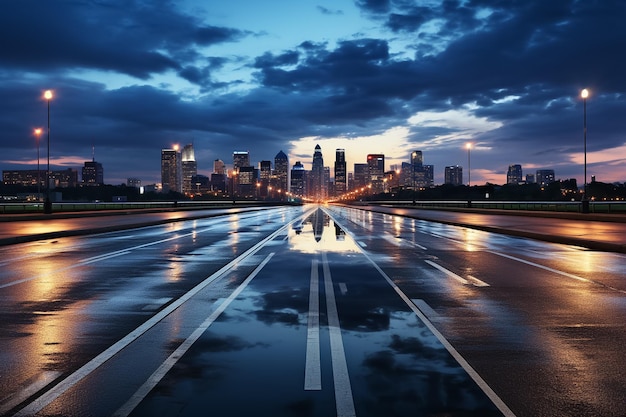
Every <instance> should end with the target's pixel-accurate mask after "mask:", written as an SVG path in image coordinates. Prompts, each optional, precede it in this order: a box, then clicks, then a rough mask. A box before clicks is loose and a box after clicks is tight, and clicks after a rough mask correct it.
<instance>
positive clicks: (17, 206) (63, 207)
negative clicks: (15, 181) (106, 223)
mask: <svg viewBox="0 0 626 417" xmlns="http://www.w3.org/2000/svg"><path fill="white" fill-rule="evenodd" d="M277 204H281V203H279V202H276V201H273V202H271V201H267V202H266V201H247V200H241V201H240V200H237V201H235V202H233V201H232V200H214V201H144V202H126V201H125V202H58V203H52V212H76V211H107V210H147V209H154V210H158V209H164V210H165V209H203V208H218V207H232V206H233V205H236V206H244V205H245V206H250V205H254V206H261V205H277ZM43 211H44V203H43V202H10V203H0V215H1V214H26V213H33V214H35V213H43Z"/></svg>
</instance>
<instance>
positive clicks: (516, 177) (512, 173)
mask: <svg viewBox="0 0 626 417" xmlns="http://www.w3.org/2000/svg"><path fill="white" fill-rule="evenodd" d="M506 183H507V184H514V185H518V184H521V183H522V166H521V165H519V164H514V165H509V170H508V171H507V173H506Z"/></svg>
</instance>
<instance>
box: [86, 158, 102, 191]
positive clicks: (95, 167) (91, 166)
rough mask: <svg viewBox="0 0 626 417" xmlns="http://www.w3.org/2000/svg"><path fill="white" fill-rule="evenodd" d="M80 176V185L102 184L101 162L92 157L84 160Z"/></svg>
mask: <svg viewBox="0 0 626 417" xmlns="http://www.w3.org/2000/svg"><path fill="white" fill-rule="evenodd" d="M82 176H83V182H82V185H88V186H92V185H104V170H103V169H102V164H101V163H100V162H96V161H95V160H93V159H92V160H91V161H86V162H85V164H84V166H83V170H82Z"/></svg>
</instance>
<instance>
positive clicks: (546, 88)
mask: <svg viewBox="0 0 626 417" xmlns="http://www.w3.org/2000/svg"><path fill="white" fill-rule="evenodd" d="M355 3H356V5H357V6H358V7H360V8H361V9H362V11H363V12H364V13H363V14H364V15H365V16H368V18H371V19H373V20H374V22H375V23H380V26H381V27H382V28H383V29H384V30H386V31H387V32H388V35H389V37H388V38H384V39H383V38H374V37H367V38H366V37H360V38H357V37H350V38H344V39H341V40H338V41H337V42H336V43H334V40H333V42H331V41H328V42H315V41H313V40H308V41H304V42H301V41H300V40H298V41H297V42H298V44H294V45H293V46H292V47H291V48H288V49H287V50H284V51H282V52H277V51H266V50H262V49H261V50H258V51H255V55H254V56H248V57H241V56H239V57H237V58H231V57H226V56H206V55H205V54H206V49H205V48H204V47H207V46H211V45H215V44H218V43H224V42H237V41H243V40H245V39H246V37H249V36H250V35H252V32H248V31H245V30H238V29H232V28H226V27H219V26H212V25H210V24H207V23H206V22H204V21H201V20H200V19H199V18H198V17H196V16H191V15H189V14H186V13H184V12H182V11H181V10H180V9H178V8H177V7H176V5H175V3H174V2H168V1H159V2H142V1H138V0H133V1H121V0H119V1H102V2H96V1H74V2H69V1H55V2H41V1H33V0H23V1H14V2H11V7H10V10H9V8H8V7H6V6H5V8H6V9H7V10H6V11H7V12H6V13H0V36H2V38H3V39H4V40H5V41H3V42H2V43H1V44H0V68H1V69H0V95H1V96H2V97H3V100H0V123H1V126H2V132H3V133H2V134H3V136H2V144H3V148H4V149H18V150H19V149H22V150H23V152H22V155H26V154H28V153H27V152H26V150H28V152H30V148H31V147H32V143H31V141H27V140H25V138H27V137H30V136H31V133H30V131H31V127H33V126H42V125H44V124H45V102H44V101H43V100H41V98H40V97H41V93H42V90H43V89H45V88H50V86H54V88H55V89H57V90H58V92H59V94H61V95H62V97H59V98H58V100H57V99H56V98H55V100H54V101H53V103H52V105H53V108H52V111H53V115H54V119H53V138H54V139H56V142H54V143H55V146H54V148H53V152H54V153H56V154H57V155H59V154H72V155H77V154H80V155H85V154H86V156H90V150H91V143H95V146H96V149H98V147H99V146H100V149H102V148H103V145H104V144H107V147H111V149H112V150H113V152H114V155H115V156H116V158H111V159H112V160H115V161H116V162H108V161H107V165H106V166H107V167H108V168H107V170H108V171H107V172H115V171H117V170H120V171H124V168H125V167H126V168H127V167H128V166H132V167H133V168H137V169H138V170H139V169H145V170H146V171H150V172H154V173H155V174H154V176H155V177H157V176H158V169H159V168H158V163H159V152H160V149H161V148H162V147H167V146H169V145H170V144H171V143H174V142H185V141H189V142H191V141H194V143H195V144H196V148H197V149H198V151H197V153H198V152H199V150H200V149H206V150H207V151H206V152H207V153H208V152H209V151H210V152H211V153H212V156H211V160H212V159H214V158H215V157H219V158H222V159H224V160H225V161H226V162H230V161H229V158H230V154H231V153H232V151H233V150H234V149H244V150H245V149H248V150H253V155H252V158H253V160H260V159H271V158H273V156H274V155H275V154H276V153H277V152H278V151H279V150H281V149H282V150H284V151H288V149H287V146H288V142H289V141H290V140H294V139H297V138H300V137H305V136H315V135H320V136H338V135H346V134H348V133H349V134H351V135H359V134H362V135H372V134H377V133H380V132H382V131H384V130H386V129H388V128H390V127H393V126H399V125H406V120H407V119H408V118H409V117H410V116H412V115H414V114H416V113H419V112H422V111H447V110H453V109H458V108H470V109H471V110H469V112H471V113H472V114H473V115H475V116H477V117H485V118H487V119H488V120H489V121H491V122H500V123H502V127H500V128H499V129H496V130H492V131H490V132H488V133H484V134H482V135H479V136H478V137H476V138H475V140H476V141H478V142H481V143H482V144H483V145H484V146H485V147H492V148H493V149H494V150H493V151H492V155H496V156H497V157H500V155H502V158H504V160H505V161H506V162H504V164H505V165H506V164H508V163H509V162H516V161H508V159H506V158H510V155H521V154H524V153H527V150H528V149H530V150H531V151H530V152H532V154H533V155H540V154H541V155H545V156H542V158H544V159H537V160H536V161H534V162H535V163H538V164H540V163H544V162H545V163H546V164H548V163H549V158H550V155H549V154H546V153H545V152H541V151H542V149H545V148H546V143H550V144H551V146H550V148H552V149H559V150H561V151H562V152H576V146H577V145H576V143H575V142H576V141H575V140H574V139H576V140H578V137H579V136H580V135H579V133H580V124H581V121H580V100H579V99H578V98H577V95H578V92H579V91H580V89H581V88H583V87H590V88H591V89H592V91H593V94H594V95H593V97H592V98H593V100H590V102H589V120H590V127H589V129H590V132H593V135H594V140H593V141H592V142H590V144H589V147H590V150H593V149H606V148H610V147H615V146H619V145H620V144H622V143H624V142H625V139H624V138H623V137H621V136H623V135H622V133H621V132H624V130H625V129H626V122H624V117H623V115H624V114H626V104H625V103H624V100H623V98H624V95H625V94H626V77H624V75H623V74H625V73H626V57H625V56H624V55H623V54H622V53H621V52H622V51H624V50H626V25H624V24H623V22H624V19H625V18H626V3H624V2H623V1H617V0H606V1H601V2H600V1H594V2H591V1H589V2H580V1H574V0H571V1H566V0H554V1H552V0H551V1H543V0H536V1H530V0H523V1H509V0H507V1H498V0H470V1H467V2H461V1H453V0H448V1H443V2H441V4H440V5H436V6H432V7H426V6H420V5H419V4H418V2H415V1H409V0H356V1H355ZM33 11H36V13H33ZM318 11H319V12H321V14H323V15H327V14H328V13H329V12H331V11H330V10H328V9H324V8H320V7H318ZM329 18H332V19H338V18H339V17H338V15H334V16H332V17H329ZM397 39H402V40H403V42H404V43H405V44H406V49H404V50H402V51H400V52H398V51H396V50H394V51H393V53H392V50H393V47H392V43H393V42H394V41H395V40H397ZM294 42H295V41H294ZM235 59H237V60H238V61H237V62H236V64H237V65H239V66H240V67H246V68H252V69H253V70H254V71H255V74H254V75H253V79H252V81H251V82H250V84H252V85H251V88H250V89H246V90H245V91H242V90H243V89H241V90H237V92H233V90H230V92H228V93H225V91H227V89H226V88H225V87H228V86H232V85H237V84H239V85H244V84H245V83H248V82H247V81H243V80H237V79H235V80H229V81H221V80H219V79H217V78H216V77H215V76H214V74H215V73H216V72H217V70H220V69H224V68H225V67H226V66H227V65H229V64H231V63H233V62H234V61H233V60H235ZM81 70H97V71H102V72H104V73H109V74H113V75H115V74H126V75H130V76H132V77H136V78H139V79H141V80H145V81H144V82H142V83H144V84H145V83H147V80H149V79H150V78H151V77H153V76H155V75H159V74H165V73H169V74H176V75H177V76H178V77H179V78H180V79H183V80H186V81H188V82H190V83H192V84H195V85H197V86H200V93H201V95H189V96H184V95H183V94H182V93H180V94H179V93H175V92H172V91H171V90H168V88H169V87H168V86H163V85H156V84H153V85H140V84H141V83H139V82H138V85H135V86H131V87H124V88H117V89H107V87H106V86H105V85H104V84H100V83H93V82H87V81H83V80H78V79H77V78H76V77H77V76H78V75H77V73H78V72H80V71H81ZM42 80H44V81H42ZM412 129H413V132H412V134H411V137H410V138H409V140H413V141H415V143H416V144H417V145H419V144H420V143H423V142H425V141H427V140H430V139H432V138H436V137H437V136H439V135H445V134H446V133H450V132H452V131H454V129H455V128H454V127H450V128H447V127H445V126H437V127H432V126H415V127H412ZM417 145H416V146H417ZM504 146H506V149H505V150H503V149H504ZM147 149H150V151H149V152H150V155H147V153H148V151H147ZM255 150H256V154H255ZM96 152H98V150H97V151H96ZM100 152H105V150H104V149H103V150H101V151H100ZM101 155H102V154H101ZM474 155H476V156H473V158H477V165H478V161H479V158H480V155H479V153H475V154H474ZM552 157H554V153H553V154H552ZM20 158H30V157H23V156H22V157H20ZM148 158H150V160H149V161H148ZM426 158H427V160H428V154H426ZM12 159H13V160H16V159H19V158H12ZM118 159H121V161H120V162H119V167H118V166H114V165H112V164H117V163H118V162H117V161H118ZM208 162H209V161H207V162H206V164H207V165H208ZM428 163H434V161H432V160H430V161H429V162H428ZM451 163H457V162H455V161H445V162H444V161H442V162H436V164H437V165H438V166H437V168H436V169H437V171H439V170H442V167H443V166H444V165H446V164H451ZM199 165H200V164H199ZM473 165H474V164H473ZM485 165H486V163H485ZM3 168H4V167H3ZM472 177H474V176H473V175H472Z"/></svg>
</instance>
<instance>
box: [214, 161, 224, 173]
mask: <svg viewBox="0 0 626 417" xmlns="http://www.w3.org/2000/svg"><path fill="white" fill-rule="evenodd" d="M213 173H214V174H222V175H226V164H224V161H222V160H221V159H216V160H215V161H213Z"/></svg>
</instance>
